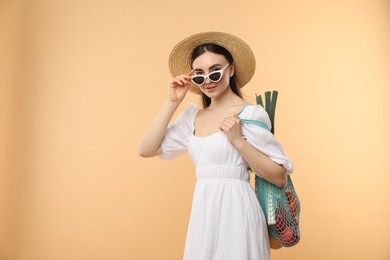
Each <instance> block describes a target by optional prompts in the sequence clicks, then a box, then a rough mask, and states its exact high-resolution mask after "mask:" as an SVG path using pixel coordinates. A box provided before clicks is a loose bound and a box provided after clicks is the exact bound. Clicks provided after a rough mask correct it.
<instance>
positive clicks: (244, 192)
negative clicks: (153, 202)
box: [160, 103, 293, 260]
mask: <svg viewBox="0 0 390 260" xmlns="http://www.w3.org/2000/svg"><path fill="white" fill-rule="evenodd" d="M198 110H199V108H198V107H197V106H196V105H195V104H192V103H191V104H190V105H189V106H188V107H187V108H186V109H185V111H184V112H182V113H181V114H180V115H179V116H178V117H177V119H176V121H175V123H173V124H170V126H169V127H168V130H167V133H166V135H165V137H164V139H163V142H162V144H161V146H162V150H163V153H162V154H161V155H160V158H161V159H165V160H167V159H174V158H177V157H178V156H180V155H182V154H183V153H185V152H188V154H189V155H190V157H191V158H192V160H193V162H194V163H195V165H196V176H197V182H196V185H195V190H194V196H193V202H192V210H191V217H190V221H189V226H188V231H187V239H186V245H185V250H184V257H183V259H184V260H268V259H270V246H269V239H268V232H267V225H266V221H265V217H264V213H263V211H262V209H261V207H260V204H259V201H258V199H257V197H256V194H255V191H254V190H253V188H252V186H251V185H250V183H249V174H248V171H247V168H248V164H247V163H246V162H245V161H244V159H243V158H242V157H241V155H240V153H239V152H238V151H237V150H236V149H235V148H234V147H233V146H232V145H231V144H230V142H229V140H228V139H227V137H226V135H225V134H224V133H223V132H222V131H219V132H217V133H214V134H212V135H209V136H206V137H197V136H195V135H194V130H195V126H194V120H195V116H196V114H197V112H198ZM240 118H242V119H249V120H258V121H261V122H263V123H266V124H267V125H268V127H269V129H270V128H271V124H270V120H269V117H268V114H267V113H266V112H265V110H264V109H263V108H262V107H261V106H255V105H250V106H247V107H246V108H245V109H244V110H243V111H242V113H241V114H240ZM242 133H243V136H244V137H245V139H246V140H247V141H248V142H249V143H251V144H252V145H253V146H254V147H255V148H257V149H258V150H259V151H261V152H263V153H265V154H267V155H268V156H269V157H270V158H271V159H272V160H274V161H275V162H277V163H279V164H282V165H283V166H284V167H285V168H286V169H287V171H288V173H291V172H292V171H293V164H292V162H291V160H290V159H288V158H287V157H286V156H285V155H284V151H283V148H282V146H281V145H280V144H279V143H278V141H277V140H276V139H275V138H274V136H273V134H272V133H271V132H269V131H268V130H265V129H263V128H261V127H259V126H256V125H253V124H246V123H243V124H242Z"/></svg>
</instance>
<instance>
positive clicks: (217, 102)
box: [209, 87, 245, 110]
mask: <svg viewBox="0 0 390 260" xmlns="http://www.w3.org/2000/svg"><path fill="white" fill-rule="evenodd" d="M243 103H245V101H244V100H243V99H242V98H240V97H239V96H237V95H236V94H235V93H234V92H233V91H232V90H231V88H230V87H228V88H227V89H226V91H225V92H223V93H222V94H221V95H219V96H218V97H215V98H212V99H211V103H210V106H209V108H210V109H212V110H214V109H218V108H224V107H230V106H234V105H241V104H243Z"/></svg>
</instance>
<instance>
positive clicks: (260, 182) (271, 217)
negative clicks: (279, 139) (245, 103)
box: [255, 91, 300, 249]
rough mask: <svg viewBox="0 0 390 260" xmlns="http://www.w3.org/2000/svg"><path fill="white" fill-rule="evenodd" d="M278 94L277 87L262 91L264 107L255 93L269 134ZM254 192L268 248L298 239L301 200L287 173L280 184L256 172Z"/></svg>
mask: <svg viewBox="0 0 390 260" xmlns="http://www.w3.org/2000/svg"><path fill="white" fill-rule="evenodd" d="M277 97H278V92H277V91H273V92H272V97H271V92H270V91H268V92H265V107H264V105H263V100H262V97H261V95H260V96H257V95H256V102H257V104H258V105H261V106H262V107H264V109H265V110H266V111H267V113H268V115H269V117H270V120H271V125H272V129H271V132H272V134H274V130H275V125H274V118H275V108H276V101H277ZM255 192H256V195H257V198H258V199H259V202H260V205H261V207H262V209H263V211H264V214H265V218H266V220H267V225H268V234H269V239H270V246H271V248H272V249H279V248H281V247H291V246H294V245H296V244H297V243H298V242H299V240H300V232H299V215H300V201H299V199H298V195H297V193H296V192H295V189H294V185H293V183H292V181H291V177H290V175H288V176H287V183H286V185H285V186H284V187H282V188H279V187H277V186H276V185H274V184H272V183H270V182H268V181H266V180H265V179H263V178H261V177H259V176H258V175H255Z"/></svg>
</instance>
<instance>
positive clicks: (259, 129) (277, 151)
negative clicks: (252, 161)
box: [240, 105, 294, 174]
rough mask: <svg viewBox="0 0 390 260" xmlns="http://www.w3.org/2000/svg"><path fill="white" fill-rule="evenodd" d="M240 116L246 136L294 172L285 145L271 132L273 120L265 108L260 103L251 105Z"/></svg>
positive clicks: (249, 140) (263, 151)
mask: <svg viewBox="0 0 390 260" xmlns="http://www.w3.org/2000/svg"><path fill="white" fill-rule="evenodd" d="M240 118H241V122H242V125H243V126H242V133H243V136H244V138H245V139H246V140H247V141H248V142H249V143H250V144H251V145H253V146H254V147H255V148H256V149H257V150H259V151H261V152H262V153H264V154H266V155H268V156H269V157H270V158H271V159H272V160H273V161H274V162H276V163H278V164H281V165H283V166H284V168H286V170H287V173H288V174H290V173H292V172H293V170H294V166H293V163H292V161H291V160H290V159H289V158H288V157H286V156H285V153H284V150H283V147H282V146H281V144H280V143H279V142H278V141H277V140H276V138H275V136H274V135H273V134H272V133H271V131H270V130H271V121H270V119H269V116H268V113H267V112H266V111H265V109H264V108H263V107H262V106H260V105H257V106H255V105H250V106H248V107H247V108H245V110H244V111H243V113H242V114H241V115H240Z"/></svg>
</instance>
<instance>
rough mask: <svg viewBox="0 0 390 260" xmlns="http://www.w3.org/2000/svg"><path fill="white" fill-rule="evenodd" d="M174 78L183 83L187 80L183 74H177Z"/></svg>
mask: <svg viewBox="0 0 390 260" xmlns="http://www.w3.org/2000/svg"><path fill="white" fill-rule="evenodd" d="M176 78H178V79H179V80H180V81H181V82H183V83H187V82H188V80H187V79H186V78H185V76H177V77H176Z"/></svg>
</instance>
